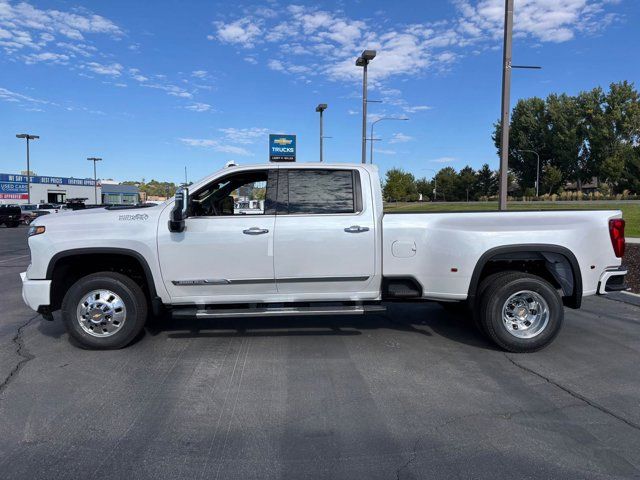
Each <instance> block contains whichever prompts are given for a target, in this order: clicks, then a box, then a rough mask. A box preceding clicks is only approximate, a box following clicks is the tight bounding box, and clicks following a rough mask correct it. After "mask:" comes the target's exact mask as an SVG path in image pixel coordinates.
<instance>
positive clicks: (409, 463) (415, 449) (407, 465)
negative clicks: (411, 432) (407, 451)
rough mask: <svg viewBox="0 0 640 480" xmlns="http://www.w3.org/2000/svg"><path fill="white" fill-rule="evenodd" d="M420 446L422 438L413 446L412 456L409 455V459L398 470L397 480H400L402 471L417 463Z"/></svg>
mask: <svg viewBox="0 0 640 480" xmlns="http://www.w3.org/2000/svg"><path fill="white" fill-rule="evenodd" d="M419 444H420V438H418V439H417V440H416V442H415V443H414V444H413V450H412V451H411V455H409V459H408V460H407V461H406V462H405V463H404V464H402V465H401V466H400V467H399V468H398V469H397V470H396V480H400V475H401V473H402V471H403V470H406V469H407V468H409V465H411V464H412V463H413V462H415V460H416V457H417V456H418V445H419Z"/></svg>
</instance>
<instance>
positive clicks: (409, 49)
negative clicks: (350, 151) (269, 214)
mask: <svg viewBox="0 0 640 480" xmlns="http://www.w3.org/2000/svg"><path fill="white" fill-rule="evenodd" d="M452 1H453V3H454V5H455V9H456V17H455V18H452V19H447V20H441V21H437V22H430V23H422V24H410V25H397V26H393V25H391V24H389V23H380V22H379V21H374V20H360V19H355V18H351V17H349V16H347V15H346V14H345V13H344V12H343V11H339V10H338V11H328V10H322V9H320V8H317V7H312V6H304V5H290V6H288V7H283V8H284V9H285V10H286V11H285V14H286V15H288V18H287V19H286V20H282V15H277V16H273V15H262V16H261V15H258V14H257V13H255V12H254V13H252V14H249V15H245V16H243V17H240V18H237V19H232V20H229V21H227V22H215V23H214V25H215V28H216V30H215V35H209V37H208V38H211V39H218V40H219V41H221V42H224V43H230V44H235V45H239V46H241V47H246V48H250V47H255V46H256V45H263V46H265V48H264V50H265V51H267V52H268V54H269V55H270V56H271V58H272V60H270V61H269V62H268V63H267V65H268V67H269V68H270V69H272V70H275V71H280V72H283V73H287V74H291V75H294V76H295V77H296V78H298V79H302V80H305V81H308V77H310V76H320V77H322V78H329V79H332V80H339V81H344V80H347V81H354V82H355V81H359V80H360V78H361V75H362V71H361V69H359V68H356V67H355V66H354V60H355V58H356V57H357V55H358V54H359V53H360V52H361V51H362V50H363V49H365V48H371V49H376V50H377V51H378V56H377V57H376V58H375V59H374V61H373V62H372V63H371V65H370V67H369V74H370V85H371V86H372V88H375V87H376V86H380V83H381V82H383V81H384V80H385V79H387V78H390V77H397V76H416V75H421V74H424V73H427V72H442V71H447V70H448V69H450V68H451V66H452V65H453V64H455V62H456V61H458V60H459V58H461V57H462V56H464V55H466V54H470V53H472V52H473V51H476V52H477V51H481V50H482V49H486V48H492V47H493V46H495V45H499V40H500V38H501V36H502V28H503V25H502V23H503V21H504V0H452ZM615 2H616V0H564V1H562V2H560V1H555V0H518V2H517V4H516V21H515V32H516V35H517V36H526V37H532V38H534V39H535V40H536V41H539V42H561V41H567V40H570V39H571V38H573V37H574V36H575V35H576V34H577V33H585V34H588V33H592V32H594V31H597V30H598V29H602V28H605V27H606V26H607V25H608V24H610V23H611V22H612V21H613V20H614V19H615V18H616V14H614V13H611V12H609V11H608V10H609V9H608V8H606V7H607V4H612V3H615ZM470 49H471V50H470ZM397 106H400V107H401V108H403V107H404V108H405V111H407V112H417V111H421V110H426V109H427V108H428V107H427V106H416V107H411V106H408V105H400V104H398V105H397Z"/></svg>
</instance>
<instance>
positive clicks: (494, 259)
mask: <svg viewBox="0 0 640 480" xmlns="http://www.w3.org/2000/svg"><path fill="white" fill-rule="evenodd" d="M506 270H513V271H517V272H524V273H530V274H533V275H537V276H539V277H542V278H544V279H545V280H547V281H548V282H549V283H551V285H553V286H554V287H555V288H557V289H558V290H560V291H561V295H562V300H563V302H564V304H565V305H566V306H568V307H571V308H580V303H581V301H582V278H581V276H580V267H579V265H578V262H577V260H576V258H575V256H574V255H573V254H572V253H571V252H570V251H569V250H567V249H565V248H562V247H555V246H545V247H540V248H539V249H537V248H522V247H503V248H498V249H494V250H489V252H487V253H485V254H484V255H483V256H482V257H481V258H480V260H479V261H478V264H477V265H476V268H475V270H474V272H473V275H472V277H471V284H470V285H469V294H468V296H469V299H470V300H473V299H475V296H476V293H477V289H478V287H479V285H480V283H481V282H482V280H484V279H485V278H486V277H488V276H489V275H491V274H494V273H497V272H502V271H506Z"/></svg>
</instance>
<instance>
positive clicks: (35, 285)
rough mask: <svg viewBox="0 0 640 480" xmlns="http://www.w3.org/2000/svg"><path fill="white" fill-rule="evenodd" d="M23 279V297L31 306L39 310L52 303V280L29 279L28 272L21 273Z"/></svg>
mask: <svg viewBox="0 0 640 480" xmlns="http://www.w3.org/2000/svg"><path fill="white" fill-rule="evenodd" d="M20 278H21V279H22V299H23V300H24V303H26V304H27V305H28V306H29V308H31V309H33V310H36V311H37V310H38V308H40V307H46V306H48V305H49V303H50V300H49V299H50V292H51V280H29V279H28V278H27V272H22V273H21V274H20Z"/></svg>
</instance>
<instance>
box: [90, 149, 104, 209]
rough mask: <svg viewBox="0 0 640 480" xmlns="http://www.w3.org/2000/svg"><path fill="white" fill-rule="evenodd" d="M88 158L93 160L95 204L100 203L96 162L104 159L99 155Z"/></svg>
mask: <svg viewBox="0 0 640 480" xmlns="http://www.w3.org/2000/svg"><path fill="white" fill-rule="evenodd" d="M87 160H89V161H90V162H93V194H94V201H95V204H96V205H98V177H97V175H96V162H101V161H102V159H101V158H98V157H89V158H87Z"/></svg>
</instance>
